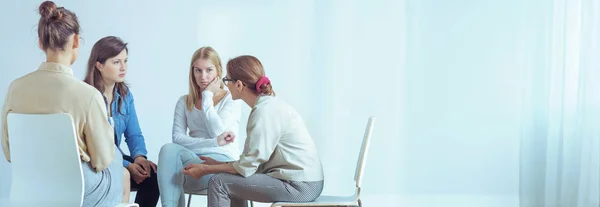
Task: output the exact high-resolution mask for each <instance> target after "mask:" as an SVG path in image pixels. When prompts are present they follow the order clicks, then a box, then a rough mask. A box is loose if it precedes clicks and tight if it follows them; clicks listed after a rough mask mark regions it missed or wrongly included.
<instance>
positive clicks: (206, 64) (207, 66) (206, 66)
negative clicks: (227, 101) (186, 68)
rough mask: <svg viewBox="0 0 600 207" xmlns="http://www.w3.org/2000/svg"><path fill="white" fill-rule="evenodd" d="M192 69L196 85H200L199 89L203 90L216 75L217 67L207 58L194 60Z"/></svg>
mask: <svg viewBox="0 0 600 207" xmlns="http://www.w3.org/2000/svg"><path fill="white" fill-rule="evenodd" d="M192 70H193V71H194V80H195V82H196V85H198V87H200V90H204V89H205V88H206V86H208V84H210V82H212V81H213V80H214V79H215V77H217V76H218V74H217V67H215V65H214V64H213V63H212V62H211V61H210V60H207V59H197V60H196V61H194V64H192Z"/></svg>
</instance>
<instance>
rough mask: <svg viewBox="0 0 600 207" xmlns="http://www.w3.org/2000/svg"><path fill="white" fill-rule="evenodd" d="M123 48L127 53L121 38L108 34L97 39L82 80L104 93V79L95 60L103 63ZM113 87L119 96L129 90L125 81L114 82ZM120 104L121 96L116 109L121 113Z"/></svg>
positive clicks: (121, 102)
mask: <svg viewBox="0 0 600 207" xmlns="http://www.w3.org/2000/svg"><path fill="white" fill-rule="evenodd" d="M123 50H125V51H127V53H129V49H127V43H125V42H123V40H121V38H118V37H115V36H108V37H104V38H102V39H100V40H98V42H96V44H94V47H92V52H91V54H90V59H88V64H87V72H86V73H85V79H83V81H84V82H86V83H87V84H90V85H91V86H94V88H96V89H98V90H99V91H100V93H102V94H104V87H105V86H104V81H102V74H101V73H100V70H98V68H97V67H96V62H99V63H101V64H105V63H106V60H108V59H109V58H112V57H115V56H117V55H119V53H121V52H122V51H123ZM115 89H116V90H117V92H118V93H119V94H120V95H121V97H125V96H127V93H128V92H129V88H128V87H127V84H125V82H122V83H116V84H115ZM113 97H114V94H113ZM108 104H110V103H108ZM122 104H123V98H121V99H119V102H118V107H117V111H118V112H119V113H120V114H123V113H121V105H122Z"/></svg>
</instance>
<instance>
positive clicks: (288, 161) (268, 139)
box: [233, 95, 323, 181]
mask: <svg viewBox="0 0 600 207" xmlns="http://www.w3.org/2000/svg"><path fill="white" fill-rule="evenodd" d="M246 132H247V134H248V137H247V138H246V143H245V145H244V146H245V147H244V153H243V154H242V155H241V156H240V159H239V160H238V161H235V162H233V167H234V168H235V170H236V171H237V172H239V173H240V174H241V175H242V176H244V177H248V176H250V175H253V174H254V173H263V174H267V175H269V176H271V177H275V178H278V179H282V180H291V181H322V180H323V167H322V166H321V161H320V159H319V155H318V153H317V147H316V145H315V143H314V141H313V139H312V137H311V136H310V134H309V132H308V129H307V128H306V126H305V125H304V121H303V120H302V117H300V114H298V113H297V112H296V111H295V110H294V109H293V108H292V107H291V106H290V105H288V104H287V103H285V102H284V101H282V100H280V99H278V98H277V97H274V96H265V95H261V96H259V97H258V100H257V101H256V104H255V106H254V108H253V109H252V112H251V113H250V117H249V119H248V126H247V129H246Z"/></svg>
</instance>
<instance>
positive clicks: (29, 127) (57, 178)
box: [7, 113, 84, 206]
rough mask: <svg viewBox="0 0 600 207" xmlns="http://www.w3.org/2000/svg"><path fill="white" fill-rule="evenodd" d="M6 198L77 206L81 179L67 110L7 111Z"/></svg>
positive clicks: (81, 195) (79, 198) (72, 128)
mask: <svg viewBox="0 0 600 207" xmlns="http://www.w3.org/2000/svg"><path fill="white" fill-rule="evenodd" d="M7 125H8V138H9V145H10V157H11V167H12V176H13V177H12V179H13V180H12V186H11V190H10V202H11V203H13V204H17V205H26V206H28V205H27V204H32V203H40V202H43V203H46V204H48V205H50V204H52V203H61V204H64V205H62V206H81V205H82V202H83V192H84V182H83V172H82V170H81V159H80V155H79V150H78V148H77V141H76V137H77V136H76V134H75V128H74V126H73V121H72V119H71V116H69V115H68V114H15V113H10V114H8V119H7Z"/></svg>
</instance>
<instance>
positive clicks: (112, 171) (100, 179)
mask: <svg viewBox="0 0 600 207" xmlns="http://www.w3.org/2000/svg"><path fill="white" fill-rule="evenodd" d="M81 169H82V170H83V179H84V186H85V187H84V189H85V192H84V195H83V205H82V206H85V207H92V206H98V207H104V206H116V205H117V204H119V203H121V200H123V176H124V169H125V168H124V167H123V157H122V156H121V152H119V150H118V149H117V148H116V147H115V159H114V160H113V161H112V162H111V163H110V164H109V165H108V168H106V169H104V170H102V171H100V172H96V171H95V170H94V169H92V167H91V166H90V163H87V162H83V161H82V162H81Z"/></svg>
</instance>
